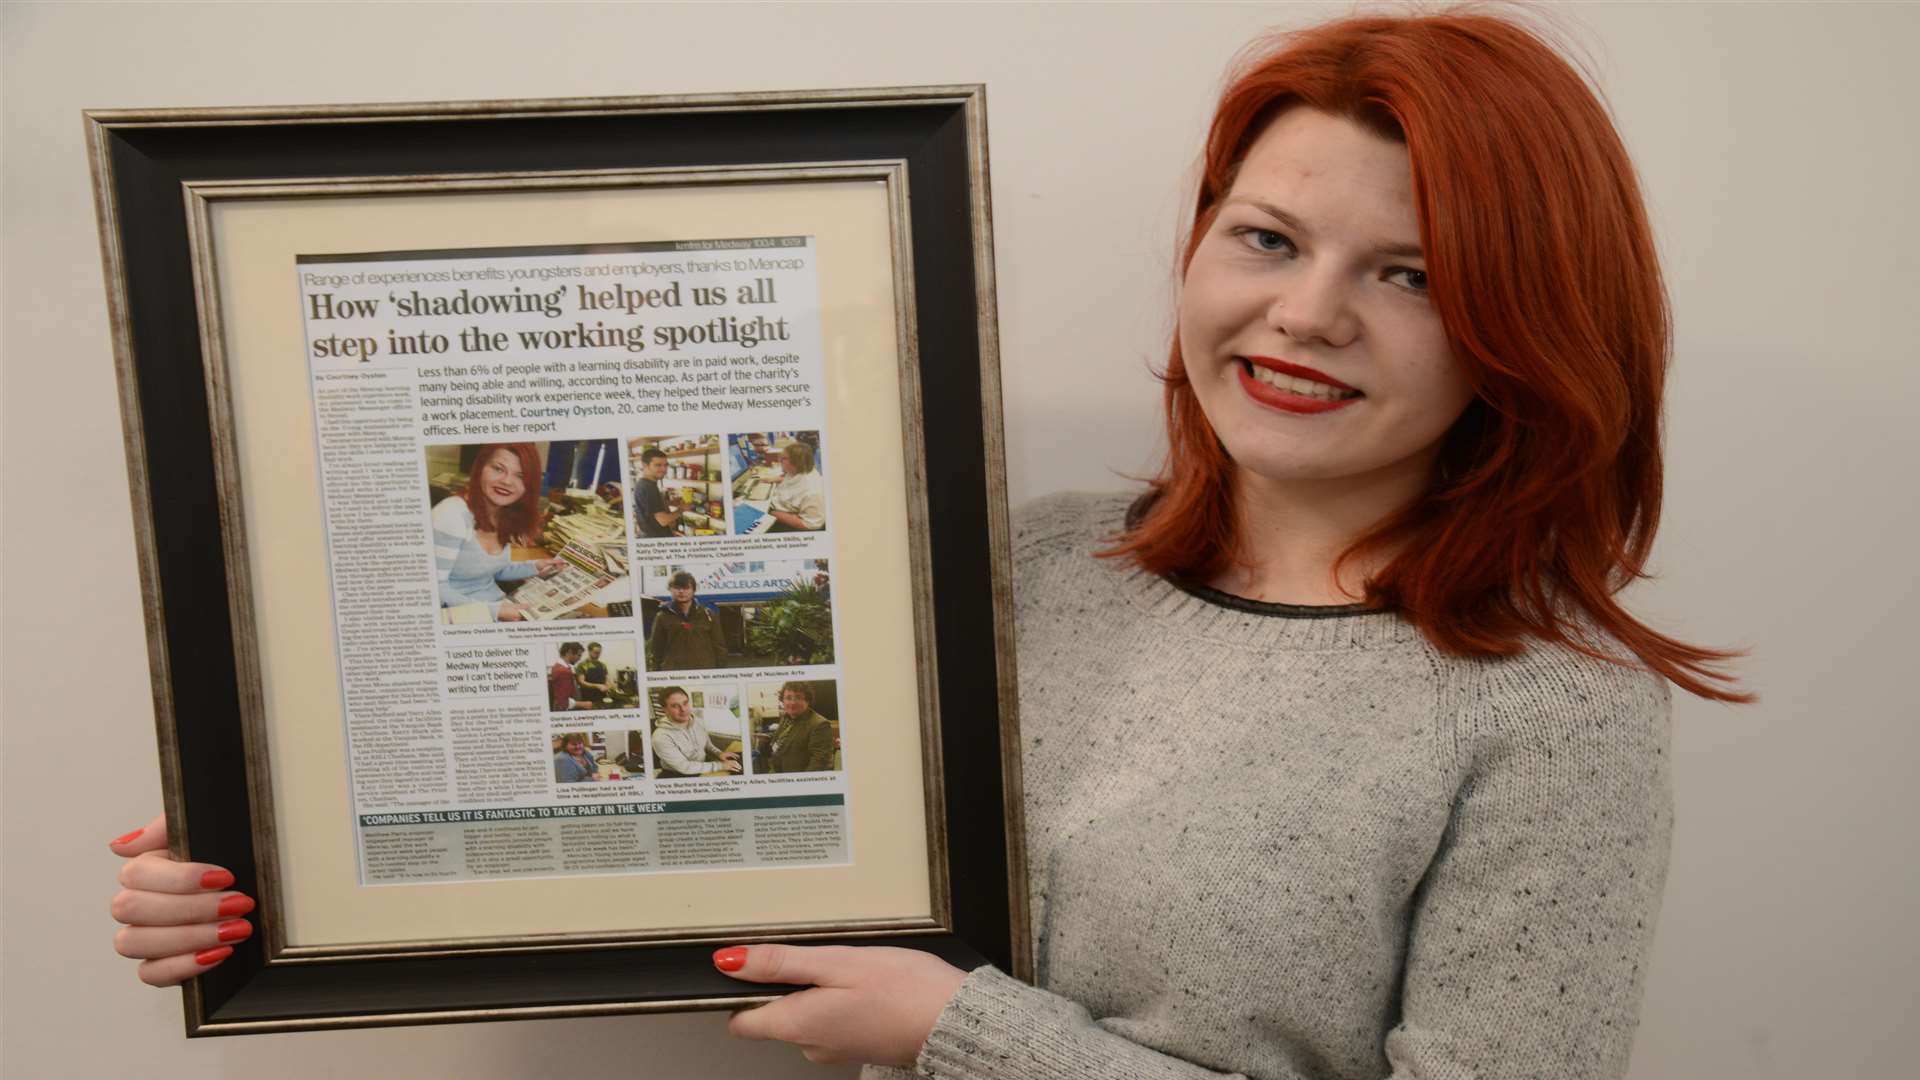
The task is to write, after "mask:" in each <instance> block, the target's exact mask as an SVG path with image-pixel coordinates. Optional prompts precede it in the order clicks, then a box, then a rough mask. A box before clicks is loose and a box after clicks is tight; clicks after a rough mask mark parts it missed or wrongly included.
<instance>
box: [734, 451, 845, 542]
mask: <svg viewBox="0 0 1920 1080" xmlns="http://www.w3.org/2000/svg"><path fill="white" fill-rule="evenodd" d="M731 459H732V460H731V465H732V468H733V531H734V532H735V533H736V534H739V535H758V534H761V533H777V532H819V531H820V530H821V529H824V528H826V527H827V481H826V477H825V476H824V475H822V471H821V469H822V464H823V463H822V456H821V453H820V433H819V432H817V431H790V432H778V431H773V432H749V433H747V434H745V435H736V436H734V440H733V453H732V455H731Z"/></svg>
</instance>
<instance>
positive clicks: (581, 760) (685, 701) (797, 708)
mask: <svg viewBox="0 0 1920 1080" xmlns="http://www.w3.org/2000/svg"><path fill="white" fill-rule="evenodd" d="M647 704H648V715H649V721H650V723H651V732H650V736H649V734H647V733H643V732H640V731H633V730H624V729H623V730H612V731H572V732H565V733H562V734H559V735H556V736H554V740H553V751H554V753H553V779H554V782H555V783H560V784H572V783H581V782H592V781H613V780H635V779H639V778H640V777H643V776H646V775H648V765H647V760H646V753H647V746H648V742H649V737H650V740H651V745H652V754H653V760H652V776H653V777H654V778H655V779H657V780H694V779H703V778H704V779H715V778H725V777H731V776H739V775H742V774H743V773H751V774H753V775H759V776H764V775H769V774H778V773H784V774H796V773H831V772H838V771H840V769H841V768H842V764H841V756H840V720H839V716H840V708H839V694H838V689H837V687H836V686H835V685H834V682H833V680H831V679H790V680H787V681H785V682H779V683H774V682H767V683H755V684H751V685H749V686H748V687H747V690H746V693H745V694H744V695H743V694H741V693H740V692H739V690H738V687H737V685H735V684H726V683H689V684H688V685H679V684H672V685H665V686H655V687H649V688H648V690H647ZM743 721H744V723H743Z"/></svg>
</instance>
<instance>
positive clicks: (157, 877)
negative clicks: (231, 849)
mask: <svg viewBox="0 0 1920 1080" xmlns="http://www.w3.org/2000/svg"><path fill="white" fill-rule="evenodd" d="M232 884H233V873H232V872H231V871H229V870H227V869H226V868H225V867H221V866H215V865H213V864H212V863H200V862H174V861H173V859H172V858H171V857H170V856H168V855H167V853H166V852H164V851H149V852H147V853H146V854H144V855H141V856H140V857H138V858H135V859H129V860H127V862H126V864H125V865H124V866H122V867H120V885H121V886H122V887H123V888H128V889H144V890H146V891H147V892H165V893H199V892H218V891H220V890H221V889H225V888H226V887H227V886H229V885H232Z"/></svg>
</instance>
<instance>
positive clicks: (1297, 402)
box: [1236, 356, 1364, 413]
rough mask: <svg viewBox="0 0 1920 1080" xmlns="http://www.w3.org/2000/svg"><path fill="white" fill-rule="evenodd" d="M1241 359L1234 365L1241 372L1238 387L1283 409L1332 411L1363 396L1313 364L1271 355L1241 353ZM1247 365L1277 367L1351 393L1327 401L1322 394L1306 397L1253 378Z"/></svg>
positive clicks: (1292, 410)
mask: <svg viewBox="0 0 1920 1080" xmlns="http://www.w3.org/2000/svg"><path fill="white" fill-rule="evenodd" d="M1240 359H1241V361H1243V362H1242V363H1241V364H1239V365H1236V366H1237V367H1238V374H1239V376H1240V389H1242V390H1244V391H1246V394H1247V396H1248V397H1250V398H1252V399H1253V400H1255V401H1257V402H1259V403H1260V404H1262V405H1267V406H1271V407H1272V408H1275V409H1279V410H1281V411H1283V412H1290V413H1324V412H1332V411H1333V410H1335V409H1344V408H1346V407H1347V406H1349V405H1351V404H1353V403H1354V402H1356V401H1359V400H1360V399H1361V397H1362V396H1364V395H1362V394H1361V392H1360V391H1359V390H1356V389H1354V388H1353V387H1351V386H1348V385H1347V384H1346V383H1343V382H1341V381H1340V380H1339V379H1336V378H1334V377H1333V376H1331V375H1328V374H1327V373H1325V372H1323V371H1316V370H1314V369H1313V368H1310V367H1306V366H1304V365H1301V364H1289V363H1287V362H1286V361H1285V360H1276V359H1274V358H1273V357H1270V356H1243V357H1241V358H1240ZM1249 365H1258V366H1260V367H1263V368H1266V369H1268V370H1270V371H1277V372H1279V373H1280V374H1282V375H1292V376H1294V377H1296V378H1301V379H1311V380H1312V381H1314V382H1317V383H1324V384H1326V385H1328V386H1331V387H1333V388H1334V389H1336V390H1345V391H1348V392H1350V393H1352V394H1353V395H1354V396H1353V397H1349V398H1339V399H1337V400H1333V401H1328V400H1326V399H1325V398H1317V397H1309V396H1307V395H1306V394H1296V393H1293V392H1292V391H1290V390H1282V389H1281V388H1280V387H1278V386H1272V385H1269V384H1267V383H1263V382H1261V381H1260V380H1259V379H1256V378H1254V377H1253V373H1252V372H1251V371H1250V370H1249Z"/></svg>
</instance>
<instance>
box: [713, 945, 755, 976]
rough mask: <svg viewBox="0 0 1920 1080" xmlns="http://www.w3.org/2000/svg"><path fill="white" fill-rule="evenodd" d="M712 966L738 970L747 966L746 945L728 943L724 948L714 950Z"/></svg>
mask: <svg viewBox="0 0 1920 1080" xmlns="http://www.w3.org/2000/svg"><path fill="white" fill-rule="evenodd" d="M713 966H714V967H717V968H719V969H720V970H721V971H739V970H740V969H741V968H743V967H746V966H747V947H746V946H745V945H729V946H727V947H726V948H724V949H719V950H716V951H715V952H714V954H713Z"/></svg>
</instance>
